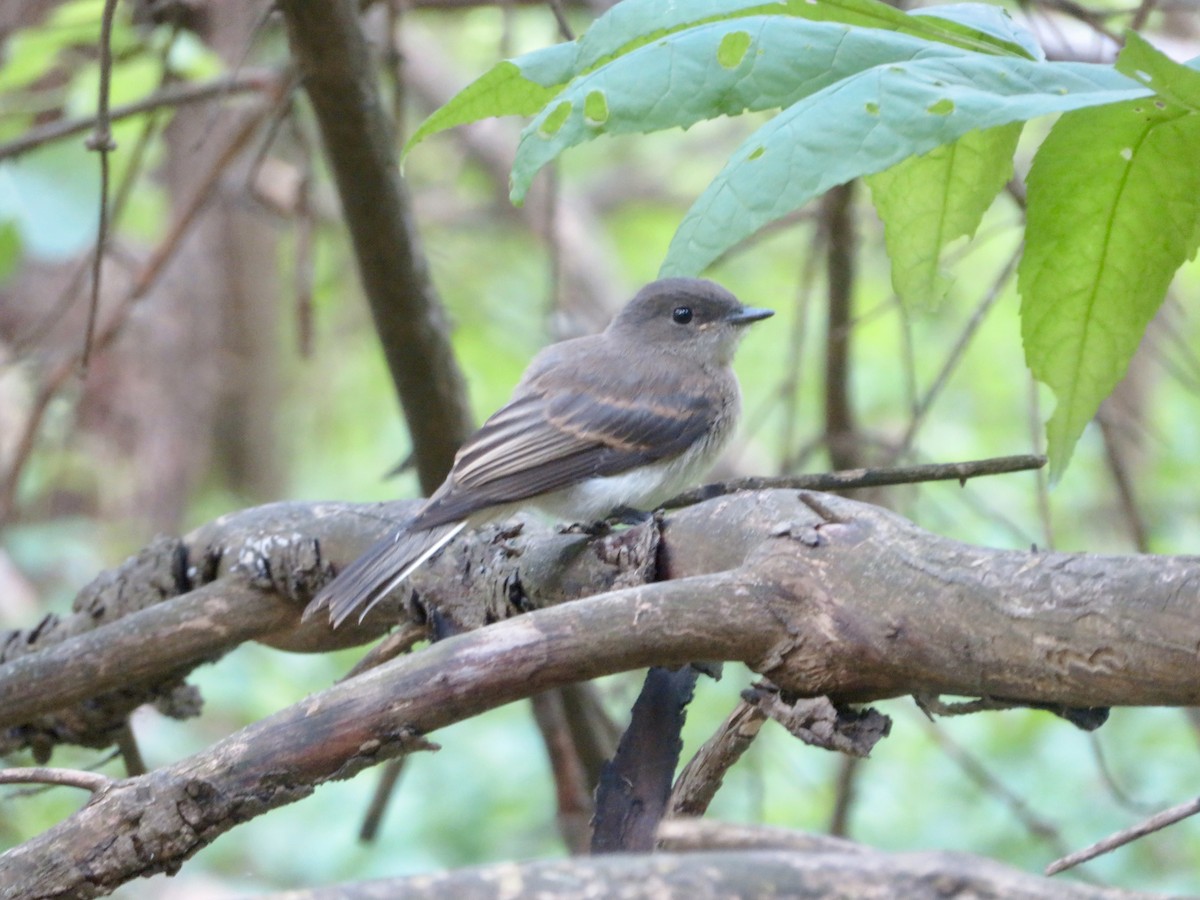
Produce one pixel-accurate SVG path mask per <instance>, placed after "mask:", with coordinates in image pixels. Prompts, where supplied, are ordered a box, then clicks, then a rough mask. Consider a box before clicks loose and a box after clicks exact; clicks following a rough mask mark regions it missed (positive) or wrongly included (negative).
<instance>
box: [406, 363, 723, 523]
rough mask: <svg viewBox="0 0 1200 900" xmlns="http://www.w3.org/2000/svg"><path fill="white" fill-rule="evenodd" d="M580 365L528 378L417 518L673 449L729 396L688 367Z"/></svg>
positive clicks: (435, 517) (457, 515)
mask: <svg viewBox="0 0 1200 900" xmlns="http://www.w3.org/2000/svg"><path fill="white" fill-rule="evenodd" d="M580 368H584V367H580ZM613 368H617V369H619V368H620V367H619V366H615V367H613ZM577 371H579V369H576V370H573V371H572V370H567V369H565V368H562V367H558V368H556V370H555V371H554V373H553V377H546V376H548V375H549V374H550V373H545V374H544V375H543V377H535V378H533V379H529V380H527V381H526V382H524V383H523V385H522V389H521V391H520V392H519V393H518V394H517V396H516V397H514V398H513V400H512V401H511V402H510V403H509V404H508V405H506V406H504V407H503V408H501V409H500V410H499V411H498V412H497V413H496V414H495V415H493V416H492V417H491V418H490V419H488V421H487V422H486V423H485V424H484V425H483V427H482V428H481V429H479V431H478V432H476V433H475V435H474V436H473V437H472V438H471V439H470V440H469V441H468V442H467V443H466V444H464V445H463V447H462V449H461V450H459V452H458V456H457V457H456V458H455V463H454V469H453V471H452V472H451V474H450V477H449V478H448V479H447V480H446V484H445V485H443V488H442V489H441V490H439V491H438V493H437V494H435V495H434V496H433V497H432V498H431V499H430V502H429V503H428V504H427V505H426V507H425V508H424V509H422V510H421V512H419V513H418V514H417V517H416V519H415V520H414V522H413V526H412V527H416V528H430V527H434V526H436V525H440V524H443V523H446V522H453V521H456V520H458V519H461V518H463V517H465V516H468V515H470V514H471V513H472V512H475V511H476V510H478V509H482V508H485V507H488V506H493V505H496V504H501V503H511V502H515V501H519V500H525V499H527V498H530V497H536V496H538V495H540V494H545V493H549V492H551V491H555V490H559V489H560V488H564V487H567V486H569V485H572V484H575V483H578V482H579V481H582V480H584V479H586V478H591V477H594V476H604V475H615V474H618V473H621V472H625V471H628V470H629V469H633V468H636V467H638V466H641V465H645V464H647V463H651V462H655V461H657V460H660V459H664V458H669V457H671V456H675V455H677V454H679V453H682V452H683V451H684V450H686V449H687V448H688V447H690V446H691V445H692V444H693V443H694V442H695V441H697V440H698V439H699V438H700V437H702V436H703V435H704V434H705V433H706V432H707V431H708V429H709V427H710V425H711V423H712V421H713V419H714V418H715V417H716V416H717V414H718V413H719V409H718V406H719V404H721V403H723V402H725V399H726V398H725V397H724V396H713V395H712V393H711V392H704V391H700V390H697V389H695V388H694V387H689V383H688V379H686V378H681V377H669V376H666V375H662V374H659V375H657V376H656V377H655V379H654V380H653V383H652V384H646V383H645V381H646V379H645V378H644V377H642V378H639V379H636V380H634V379H633V376H632V375H631V374H630V373H627V372H609V373H606V375H605V377H604V378H603V379H601V380H593V381H590V382H589V381H585V380H584V378H583V377H581V376H579V375H578V374H575V372H577Z"/></svg>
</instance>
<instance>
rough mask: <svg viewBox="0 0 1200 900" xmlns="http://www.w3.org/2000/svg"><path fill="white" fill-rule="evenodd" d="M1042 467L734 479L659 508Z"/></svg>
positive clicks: (1022, 460)
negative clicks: (747, 494)
mask: <svg viewBox="0 0 1200 900" xmlns="http://www.w3.org/2000/svg"><path fill="white" fill-rule="evenodd" d="M1044 465H1046V457H1044V456H1035V455H1033V454H1024V455H1018V456H997V457H993V458H991V459H977V460H971V461H969V462H959V463H930V464H927V465H917V466H896V467H893V468H882V469H845V470H843V471H840V472H817V473H814V474H811V475H795V476H790V477H786V478H759V477H753V478H736V479H734V480H732V481H723V482H721V483H719V484H708V485H705V486H704V487H700V488H696V489H695V490H692V491H687V492H685V493H682V494H679V495H678V496H676V497H672V498H671V499H670V500H668V501H667V502H666V503H664V504H663V508H664V509H675V508H677V507H680V506H691V505H693V504H695V503H701V502H703V501H705V500H711V499H712V498H713V497H722V496H724V495H725V494H734V493H737V492H738V491H766V490H773V489H783V490H802V491H851V490H858V489H859V488H868V487H883V486H885V485H890V484H917V483H919V482H924V481H958V482H960V483H963V484H965V483H966V481H967V479H968V478H977V477H979V476H980V475H1002V474H1005V473H1008V472H1025V471H1028V470H1030V469H1040V468H1041V467H1042V466H1044Z"/></svg>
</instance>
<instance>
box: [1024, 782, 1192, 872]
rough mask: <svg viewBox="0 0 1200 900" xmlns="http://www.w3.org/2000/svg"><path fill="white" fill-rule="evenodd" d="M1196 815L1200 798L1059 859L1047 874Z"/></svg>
mask: <svg viewBox="0 0 1200 900" xmlns="http://www.w3.org/2000/svg"><path fill="white" fill-rule="evenodd" d="M1196 813H1200V797H1197V798H1196V799H1195V800H1189V801H1188V802H1187V803H1181V804H1179V805H1178V806H1173V807H1171V808H1170V809H1166V810H1163V811H1162V812H1160V813H1158V814H1157V815H1153V816H1151V817H1150V818H1148V819H1146V820H1145V821H1143V822H1141V823H1139V824H1137V825H1134V826H1133V827H1132V828H1126V829H1124V830H1122V831H1118V832H1117V833H1116V834H1112V835H1109V836H1108V837H1106V838H1105V839H1104V840H1102V841H1097V842H1096V843H1094V844H1092V845H1091V846H1090V847H1085V848H1083V849H1082V850H1077V851H1075V852H1074V853H1071V854H1068V855H1067V856H1064V857H1063V858H1062V859H1057V860H1055V861H1054V862H1052V863H1050V865H1048V866H1046V874H1047V875H1057V874H1058V873H1059V872H1065V871H1066V870H1067V869H1071V868H1074V867H1075V866H1077V865H1079V864H1080V863H1085V862H1087V861H1088V860H1091V859H1095V858H1096V857H1097V856H1102V855H1103V854H1105V853H1109V852H1111V851H1113V850H1116V849H1117V848H1118V847H1123V846H1124V845H1125V844H1128V843H1130V842H1132V841H1136V840H1137V839H1138V838H1141V837H1145V836H1146V835H1148V834H1153V833H1154V832H1155V831H1161V830H1162V829H1164V828H1166V827H1167V826H1168V825H1174V824H1175V823H1176V822H1181V821H1183V820H1184V819H1186V818H1187V817H1188V816H1194V815H1195V814H1196Z"/></svg>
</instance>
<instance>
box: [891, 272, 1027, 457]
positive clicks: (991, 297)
mask: <svg viewBox="0 0 1200 900" xmlns="http://www.w3.org/2000/svg"><path fill="white" fill-rule="evenodd" d="M1020 258H1021V254H1020V252H1019V251H1018V252H1016V253H1014V254H1013V255H1012V256H1011V257H1010V258H1009V260H1008V262H1007V263H1005V265H1004V268H1003V269H1001V270H1000V274H999V275H998V276H997V278H996V280H995V281H994V282H993V283H992V287H991V290H989V291H988V292H987V295H986V296H985V297H984V298H983V301H982V302H981V303H980V304H979V305H978V306H977V307H976V308H975V312H973V313H972V314H971V318H970V319H969V320H968V322H967V327H966V328H964V329H963V332H962V334H960V335H959V337H958V340H957V341H955V343H954V346H953V347H952V348H951V350H950V355H949V356H947V357H946V361H945V363H943V364H942V368H941V371H939V372H938V374H937V377H936V378H934V380H933V384H931V385H930V386H929V390H927V391H926V392H925V396H924V397H922V398H921V400H920V402H918V403H917V406H916V409H915V410H914V411H913V417H912V421H911V422H909V425H908V429H907V430H906V431H905V432H904V437H903V438H901V440H900V443H899V445H898V446H897V448H896V451H895V453H894V455H893V456H892V459H893V460H895V459H898V458H899V457H900V456H902V455H903V454H904V453H906V452H907V451H908V450H909V448H911V447H912V443H913V440H914V439H915V438H916V436H917V431H918V430H919V429H920V427H921V424H922V423H923V422H924V421H925V417H926V415H928V414H929V410H930V407H932V406H933V401H934V400H935V399H937V397H938V396H939V395H940V394H941V392H942V390H943V389H944V388H945V386H946V384H947V382H949V381H950V376H951V375H953V374H954V371H955V369H957V368H958V364H959V363H960V362H961V361H962V358H963V355H964V354H965V353H966V350H967V347H968V346H969V345H970V343H971V338H972V337H974V336H975V332H977V331H978V330H979V326H980V325H982V324H983V320H984V319H985V318H987V314H988V312H989V311H990V310H991V308H992V306H994V305H995V303H996V300H997V299H998V298H999V296H1000V292H1001V291H1002V290H1003V289H1004V286H1005V285H1006V284H1008V280H1009V278H1011V277H1012V274H1013V272H1014V271H1015V270H1016V267H1017V260H1019V259H1020Z"/></svg>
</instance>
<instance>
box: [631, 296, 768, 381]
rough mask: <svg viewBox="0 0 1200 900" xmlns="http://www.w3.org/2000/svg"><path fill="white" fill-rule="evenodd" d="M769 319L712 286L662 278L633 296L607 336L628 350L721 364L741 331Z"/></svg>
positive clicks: (734, 347)
mask: <svg viewBox="0 0 1200 900" xmlns="http://www.w3.org/2000/svg"><path fill="white" fill-rule="evenodd" d="M774 314H775V313H774V310H770V309H756V308H754V307H752V306H744V305H742V302H741V301H740V300H738V298H737V297H735V296H734V295H733V294H731V293H730V292H729V291H727V290H725V288H723V287H721V286H720V285H719V284H716V283H714V282H712V281H705V280H703V279H700V278H664V279H662V280H661V281H654V282H651V283H650V284H648V285H646V286H645V287H644V288H642V289H641V290H640V291H638V292H637V295H636V296H635V297H634V298H633V299H632V300H630V301H629V303H628V304H626V306H625V308H624V309H622V310H621V311H620V312H619V313H618V314H617V317H616V318H615V319H613V321H612V324H610V325H609V326H608V331H609V333H610V334H612V335H613V336H614V337H617V338H619V339H620V340H622V341H623V342H624V343H626V344H627V345H629V346H634V347H639V348H641V347H647V348H650V349H653V350H655V351H657V352H662V353H678V354H684V355H688V356H693V357H695V358H696V359H697V360H698V361H700V362H710V361H711V362H717V363H721V364H725V363H728V362H729V361H730V360H731V359H733V354H734V351H735V350H736V349H737V345H738V342H739V341H740V340H741V338H742V335H743V334H745V329H744V326H746V325H748V324H750V323H751V322H757V321H759V320H761V319H765V318H767V317H769V316H772V315H774Z"/></svg>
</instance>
